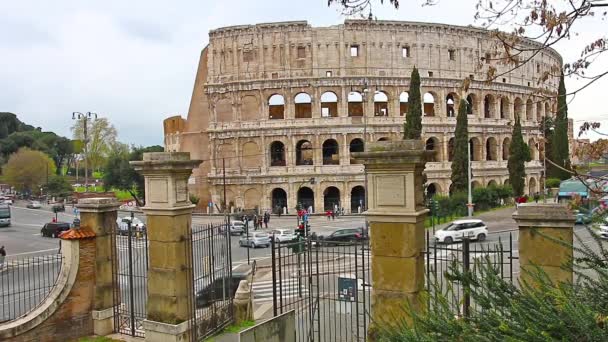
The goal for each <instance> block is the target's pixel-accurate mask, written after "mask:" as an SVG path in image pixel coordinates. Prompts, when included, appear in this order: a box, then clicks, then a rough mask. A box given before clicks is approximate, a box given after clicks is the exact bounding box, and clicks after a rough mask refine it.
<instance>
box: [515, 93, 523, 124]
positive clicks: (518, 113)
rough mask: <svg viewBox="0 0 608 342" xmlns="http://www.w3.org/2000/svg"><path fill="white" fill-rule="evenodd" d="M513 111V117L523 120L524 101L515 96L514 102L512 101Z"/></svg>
mask: <svg viewBox="0 0 608 342" xmlns="http://www.w3.org/2000/svg"><path fill="white" fill-rule="evenodd" d="M513 113H514V115H515V116H514V117H515V119H517V118H519V119H520V120H523V119H524V117H523V114H524V102H523V101H522V100H521V98H519V97H516V98H515V102H514V103H513Z"/></svg>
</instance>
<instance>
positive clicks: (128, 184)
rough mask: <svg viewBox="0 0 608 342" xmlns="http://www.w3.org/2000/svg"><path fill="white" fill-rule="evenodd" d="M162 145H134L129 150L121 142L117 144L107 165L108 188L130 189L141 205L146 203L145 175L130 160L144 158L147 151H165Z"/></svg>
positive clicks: (104, 179) (106, 182) (104, 180)
mask: <svg viewBox="0 0 608 342" xmlns="http://www.w3.org/2000/svg"><path fill="white" fill-rule="evenodd" d="M163 151H164V148H163V147H162V146H158V145H155V146H148V147H133V148H132V149H131V151H130V152H129V151H128V149H125V148H123V147H122V146H120V144H115V145H114V148H113V149H112V150H111V152H110V154H109V156H108V158H107V162H106V165H105V173H104V175H103V182H104V186H105V187H106V190H110V189H118V190H123V191H128V192H129V193H130V194H131V196H132V197H133V199H135V201H136V202H137V203H138V205H139V206H142V205H143V204H144V199H145V186H144V177H143V176H142V175H140V174H139V173H138V172H137V171H135V170H134V169H133V167H132V166H131V165H130V164H129V161H134V160H142V159H143V154H144V153H145V152H163Z"/></svg>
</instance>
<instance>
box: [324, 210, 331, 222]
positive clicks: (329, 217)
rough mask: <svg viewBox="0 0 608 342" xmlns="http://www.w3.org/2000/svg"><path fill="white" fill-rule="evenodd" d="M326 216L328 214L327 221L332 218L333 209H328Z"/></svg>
mask: <svg viewBox="0 0 608 342" xmlns="http://www.w3.org/2000/svg"><path fill="white" fill-rule="evenodd" d="M325 216H327V221H329V220H331V210H328V211H326V212H325Z"/></svg>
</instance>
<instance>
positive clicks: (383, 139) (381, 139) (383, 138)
mask: <svg viewBox="0 0 608 342" xmlns="http://www.w3.org/2000/svg"><path fill="white" fill-rule="evenodd" d="M389 140H390V139H389V138H387V137H382V138H380V139H378V141H389Z"/></svg>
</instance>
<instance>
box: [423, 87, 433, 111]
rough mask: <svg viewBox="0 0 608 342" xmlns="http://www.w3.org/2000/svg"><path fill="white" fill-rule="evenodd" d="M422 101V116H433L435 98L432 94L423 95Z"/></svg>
mask: <svg viewBox="0 0 608 342" xmlns="http://www.w3.org/2000/svg"><path fill="white" fill-rule="evenodd" d="M422 99H423V101H424V115H425V116H435V96H434V95H433V94H432V93H425V94H424V96H423V98H422Z"/></svg>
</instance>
